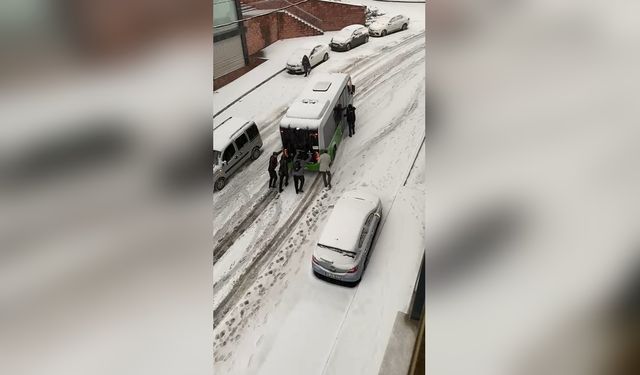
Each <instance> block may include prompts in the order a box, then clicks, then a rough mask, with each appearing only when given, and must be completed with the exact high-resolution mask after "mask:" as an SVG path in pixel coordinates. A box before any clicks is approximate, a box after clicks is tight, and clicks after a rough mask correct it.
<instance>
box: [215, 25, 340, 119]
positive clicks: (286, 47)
mask: <svg viewBox="0 0 640 375" xmlns="http://www.w3.org/2000/svg"><path fill="white" fill-rule="evenodd" d="M334 34H335V32H327V33H325V34H324V35H318V36H312V37H302V38H292V39H284V40H278V41H277V42H275V43H273V44H272V45H270V46H268V47H267V48H265V49H263V50H262V53H263V57H264V58H265V59H267V60H266V61H265V62H263V63H262V64H260V65H258V66H257V67H255V68H254V69H252V70H250V71H249V72H247V73H246V74H244V75H243V76H242V77H240V78H238V79H236V80H235V81H233V82H231V83H229V84H227V85H225V86H224V87H221V88H220V89H218V90H215V91H214V92H213V113H214V115H215V114H216V113H218V112H219V111H220V110H222V109H223V108H225V107H227V106H229V105H232V103H234V102H235V101H237V100H238V99H240V98H241V97H243V96H244V95H246V94H247V93H248V92H250V91H251V90H253V89H254V88H255V87H256V86H259V85H260V84H262V83H264V82H266V81H268V80H270V79H271V78H273V77H274V76H276V75H278V73H280V72H282V71H283V70H284V68H285V65H286V63H287V59H288V58H289V56H290V55H291V53H293V51H294V50H295V49H297V48H299V47H301V46H304V45H307V44H314V43H326V44H328V43H329V41H330V40H331V37H332V36H333V35H334ZM284 74H287V73H284Z"/></svg>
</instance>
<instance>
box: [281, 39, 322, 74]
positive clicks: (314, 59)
mask: <svg viewBox="0 0 640 375" xmlns="http://www.w3.org/2000/svg"><path fill="white" fill-rule="evenodd" d="M304 55H307V57H308V58H309V62H310V63H311V67H312V68H313V67H314V66H316V65H318V64H320V63H322V62H325V61H327V60H329V46H327V45H326V44H316V45H312V46H308V47H302V48H298V49H296V50H295V51H293V53H292V54H291V56H290V57H289V59H288V60H287V71H288V72H289V73H304V68H303V67H302V57H303V56H304Z"/></svg>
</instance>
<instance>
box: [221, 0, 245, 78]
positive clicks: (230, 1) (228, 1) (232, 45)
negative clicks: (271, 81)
mask: <svg viewBox="0 0 640 375" xmlns="http://www.w3.org/2000/svg"><path fill="white" fill-rule="evenodd" d="M241 19H242V11H241V10H240V2H239V1H238V0H213V78H214V79H216V78H219V77H222V76H224V75H226V74H228V73H231V72H233V71H236V70H238V69H240V68H244V67H245V66H246V65H247V64H248V63H249V56H248V54H247V47H246V45H247V43H246V40H245V35H244V28H243V25H242V23H241V22H237V21H238V20H241Z"/></svg>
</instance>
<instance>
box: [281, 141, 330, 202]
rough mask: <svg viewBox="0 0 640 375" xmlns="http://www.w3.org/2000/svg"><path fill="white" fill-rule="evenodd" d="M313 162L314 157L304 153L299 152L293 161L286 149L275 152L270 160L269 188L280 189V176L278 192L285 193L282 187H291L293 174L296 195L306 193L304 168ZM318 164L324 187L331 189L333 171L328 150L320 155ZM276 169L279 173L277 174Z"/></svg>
mask: <svg viewBox="0 0 640 375" xmlns="http://www.w3.org/2000/svg"><path fill="white" fill-rule="evenodd" d="M280 154H282V156H280V160H279V161H278V155H280ZM312 161H313V155H310V154H309V153H306V152H304V151H300V152H298V153H297V154H296V156H295V157H294V158H293V161H291V157H290V155H289V151H288V150H287V149H286V148H284V149H282V150H280V151H274V152H273V154H272V155H271V157H270V158H269V188H270V189H275V188H278V176H280V186H279V189H278V191H279V192H280V193H282V192H283V191H284V189H283V187H282V185H283V184H284V186H285V187H286V186H289V174H291V175H293V185H294V187H295V189H296V194H299V193H304V190H302V189H303V188H304V168H305V167H306V165H307V164H309V163H311V162H312ZM290 163H291V164H290ZM318 163H319V166H320V168H319V171H320V174H322V179H323V181H324V186H325V187H328V188H329V189H331V170H330V169H329V168H330V164H331V157H330V156H329V154H328V153H327V151H326V150H325V151H322V154H320V157H319V158H318ZM276 168H277V170H278V172H276Z"/></svg>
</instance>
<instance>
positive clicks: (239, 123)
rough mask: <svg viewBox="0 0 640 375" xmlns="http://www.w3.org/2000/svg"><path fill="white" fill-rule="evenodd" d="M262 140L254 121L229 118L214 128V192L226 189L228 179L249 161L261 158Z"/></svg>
mask: <svg viewBox="0 0 640 375" xmlns="http://www.w3.org/2000/svg"><path fill="white" fill-rule="evenodd" d="M261 148H262V138H261V137H260V131H259V130H258V127H257V126H256V123H255V122H253V121H247V120H244V119H241V118H238V117H229V118H227V119H226V120H224V121H223V122H221V123H220V124H218V125H215V126H214V128H213V181H214V190H221V189H222V188H224V186H225V184H226V182H227V179H228V178H229V177H230V176H231V175H232V174H234V173H235V172H236V171H237V170H238V169H239V168H240V167H241V166H242V165H243V164H244V163H245V162H246V161H247V160H256V159H258V157H260V153H261V150H260V149H261Z"/></svg>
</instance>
